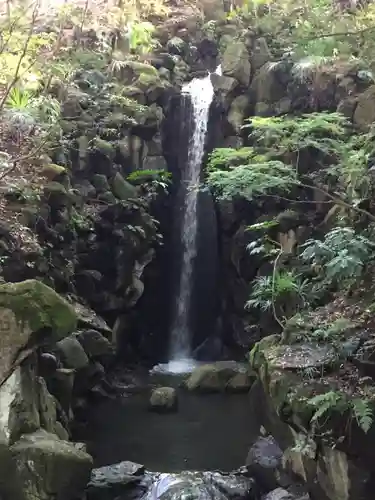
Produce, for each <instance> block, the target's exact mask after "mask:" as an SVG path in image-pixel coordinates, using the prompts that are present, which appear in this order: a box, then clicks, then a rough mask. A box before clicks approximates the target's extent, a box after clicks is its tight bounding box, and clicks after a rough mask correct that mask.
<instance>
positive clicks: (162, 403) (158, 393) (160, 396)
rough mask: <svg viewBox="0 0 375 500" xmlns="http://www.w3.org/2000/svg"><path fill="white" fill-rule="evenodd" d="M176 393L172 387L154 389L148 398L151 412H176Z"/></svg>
mask: <svg viewBox="0 0 375 500" xmlns="http://www.w3.org/2000/svg"><path fill="white" fill-rule="evenodd" d="M177 407H178V400H177V392H176V389H174V388H173V387H158V388H156V389H154V390H153V391H152V393H151V397H150V406H149V409H150V410H151V411H155V412H159V413H168V412H174V411H177Z"/></svg>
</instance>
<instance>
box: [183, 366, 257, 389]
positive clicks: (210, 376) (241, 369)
mask: <svg viewBox="0 0 375 500" xmlns="http://www.w3.org/2000/svg"><path fill="white" fill-rule="evenodd" d="M239 374H241V375H243V377H241V384H239V382H240V381H239V379H238V385H237V389H238V390H239V391H240V390H243V388H244V387H245V390H248V389H249V387H250V385H251V383H250V382H248V381H251V379H252V377H251V375H250V374H249V373H248V369H247V366H246V365H244V364H241V363H237V362H235V361H218V362H216V363H210V364H206V365H202V366H199V367H198V368H196V369H195V370H194V371H193V372H192V373H191V375H190V376H189V377H188V379H187V380H186V381H185V386H186V388H187V389H188V390H189V391H198V392H208V393H209V392H222V391H226V390H228V389H229V391H230V390H231V389H234V388H235V386H236V382H235V381H234V382H232V387H230V388H228V385H229V386H230V385H231V381H233V379H234V378H235V377H237V376H238V375H239ZM248 384H250V385H248ZM232 392H233V391H232Z"/></svg>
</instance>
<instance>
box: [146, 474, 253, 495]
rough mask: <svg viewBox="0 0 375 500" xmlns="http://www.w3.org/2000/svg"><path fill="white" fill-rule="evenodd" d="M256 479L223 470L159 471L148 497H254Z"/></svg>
mask: <svg viewBox="0 0 375 500" xmlns="http://www.w3.org/2000/svg"><path fill="white" fill-rule="evenodd" d="M253 489H254V481H253V480H252V479H250V478H247V477H244V476H240V475H236V474H222V473H220V472H188V471H187V472H181V473H180V474H160V475H156V477H155V478H154V484H153V486H152V488H151V489H150V491H149V492H148V493H147V495H146V496H145V500H180V499H182V498H189V499H191V500H212V499H215V500H230V499H233V500H240V499H241V498H243V499H255V497H254V496H253V495H252V493H253Z"/></svg>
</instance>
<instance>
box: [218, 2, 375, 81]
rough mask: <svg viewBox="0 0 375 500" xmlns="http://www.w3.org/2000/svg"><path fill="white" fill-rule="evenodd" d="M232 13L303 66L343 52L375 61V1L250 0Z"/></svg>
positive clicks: (232, 17)
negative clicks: (374, 2)
mask: <svg viewBox="0 0 375 500" xmlns="http://www.w3.org/2000/svg"><path fill="white" fill-rule="evenodd" d="M228 19H229V21H231V22H237V23H238V24H239V26H243V27H245V26H246V27H248V26H251V27H252V28H253V29H254V30H256V31H258V32H260V33H262V34H264V35H265V36H266V37H267V41H268V43H269V45H270V47H271V48H272V50H273V52H274V55H275V56H276V57H279V56H282V55H283V54H285V52H286V51H289V54H290V55H291V56H292V57H294V58H295V59H296V60H300V61H301V63H300V64H301V68H300V69H301V72H303V71H304V70H306V69H307V70H308V67H309V66H311V65H317V64H326V63H329V62H332V60H337V59H340V58H348V57H350V58H353V59H358V60H366V61H367V62H370V63H373V62H375V61H374V56H373V54H374V44H375V41H374V37H373V34H374V31H375V6H374V4H373V3H372V2H343V1H341V0H336V1H332V0H303V1H302V2H301V1H297V0H283V1H282V2H279V1H277V0H244V1H243V2H242V3H241V4H240V5H238V6H237V7H236V8H233V9H232V10H231V12H230V13H229V15H228ZM211 29H212V27H211Z"/></svg>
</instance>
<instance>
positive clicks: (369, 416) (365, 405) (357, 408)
mask: <svg viewBox="0 0 375 500" xmlns="http://www.w3.org/2000/svg"><path fill="white" fill-rule="evenodd" d="M351 407H352V410H353V414H354V416H355V418H356V420H357V423H358V425H359V427H360V428H361V429H362V430H363V432H365V433H367V432H368V431H369V430H370V428H371V427H372V424H373V421H374V414H373V410H372V408H371V407H370V403H369V401H367V400H365V399H361V398H355V399H353V400H352V401H351Z"/></svg>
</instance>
